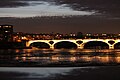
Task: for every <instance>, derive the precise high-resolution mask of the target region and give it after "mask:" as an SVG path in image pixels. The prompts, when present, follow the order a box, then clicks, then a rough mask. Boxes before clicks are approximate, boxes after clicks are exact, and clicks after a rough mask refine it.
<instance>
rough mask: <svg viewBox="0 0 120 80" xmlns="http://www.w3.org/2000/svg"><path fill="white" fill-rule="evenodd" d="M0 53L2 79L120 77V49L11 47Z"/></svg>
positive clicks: (92, 79)
mask: <svg viewBox="0 0 120 80" xmlns="http://www.w3.org/2000/svg"><path fill="white" fill-rule="evenodd" d="M0 53H1V54H0V66H1V67H0V79H1V80H8V79H11V80H66V79H69V80H73V79H74V80H80V79H81V80H96V79H97V80H119V79H120V78H119V73H120V67H119V63H120V50H79V49H78V50H74V49H55V50H51V49H17V50H11V49H8V50H0ZM11 66H12V67H11ZM13 66H14V67H13ZM36 66H37V67H36ZM47 66H48V67H47ZM51 66H52V67H51Z"/></svg>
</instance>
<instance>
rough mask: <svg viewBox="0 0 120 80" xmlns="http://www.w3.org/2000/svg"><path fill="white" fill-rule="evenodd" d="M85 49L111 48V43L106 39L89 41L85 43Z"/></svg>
mask: <svg viewBox="0 0 120 80" xmlns="http://www.w3.org/2000/svg"><path fill="white" fill-rule="evenodd" d="M83 48H84V49H109V44H108V43H106V42H104V41H88V42H86V43H84V46H83Z"/></svg>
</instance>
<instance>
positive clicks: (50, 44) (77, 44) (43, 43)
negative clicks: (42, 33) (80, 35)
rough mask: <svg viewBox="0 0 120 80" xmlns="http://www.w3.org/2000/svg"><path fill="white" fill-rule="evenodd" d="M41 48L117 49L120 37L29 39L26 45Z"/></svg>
mask: <svg viewBox="0 0 120 80" xmlns="http://www.w3.org/2000/svg"><path fill="white" fill-rule="evenodd" d="M30 46H31V47H38V46H39V47H40V48H51V49H58V48H77V49H93V48H97V49H117V48H120V39H62V40H29V41H28V42H26V47H30Z"/></svg>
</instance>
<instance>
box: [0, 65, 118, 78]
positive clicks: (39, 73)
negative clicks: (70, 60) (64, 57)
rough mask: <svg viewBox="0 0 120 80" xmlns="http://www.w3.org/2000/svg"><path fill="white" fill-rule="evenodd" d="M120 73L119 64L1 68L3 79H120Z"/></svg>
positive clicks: (0, 72) (0, 73)
mask: <svg viewBox="0 0 120 80" xmlns="http://www.w3.org/2000/svg"><path fill="white" fill-rule="evenodd" d="M1 69H2V70H1ZM119 74H120V67H119V66H107V67H106V66H101V67H99V66H98V67H96V66H94V67H71V68H70V67H63V68H61V67H59V68H56V67H52V68H49V67H47V68H44V67H43V68H35V67H31V68H25V67H23V68H18V67H17V68H16V67H14V68H6V67H5V68H3V67H2V68H0V75H1V76H0V79H2V80H8V79H12V80H16V79H17V80H120V77H119Z"/></svg>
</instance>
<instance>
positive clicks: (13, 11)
mask: <svg viewBox="0 0 120 80" xmlns="http://www.w3.org/2000/svg"><path fill="white" fill-rule="evenodd" d="M22 2H24V3H27V4H29V6H23V7H15V8H0V17H34V16H72V15H92V14H94V13H95V12H94V11H91V12H89V11H77V10H73V9H71V8H70V7H69V6H68V5H67V4H61V5H55V4H54V3H53V2H48V1H22Z"/></svg>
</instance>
